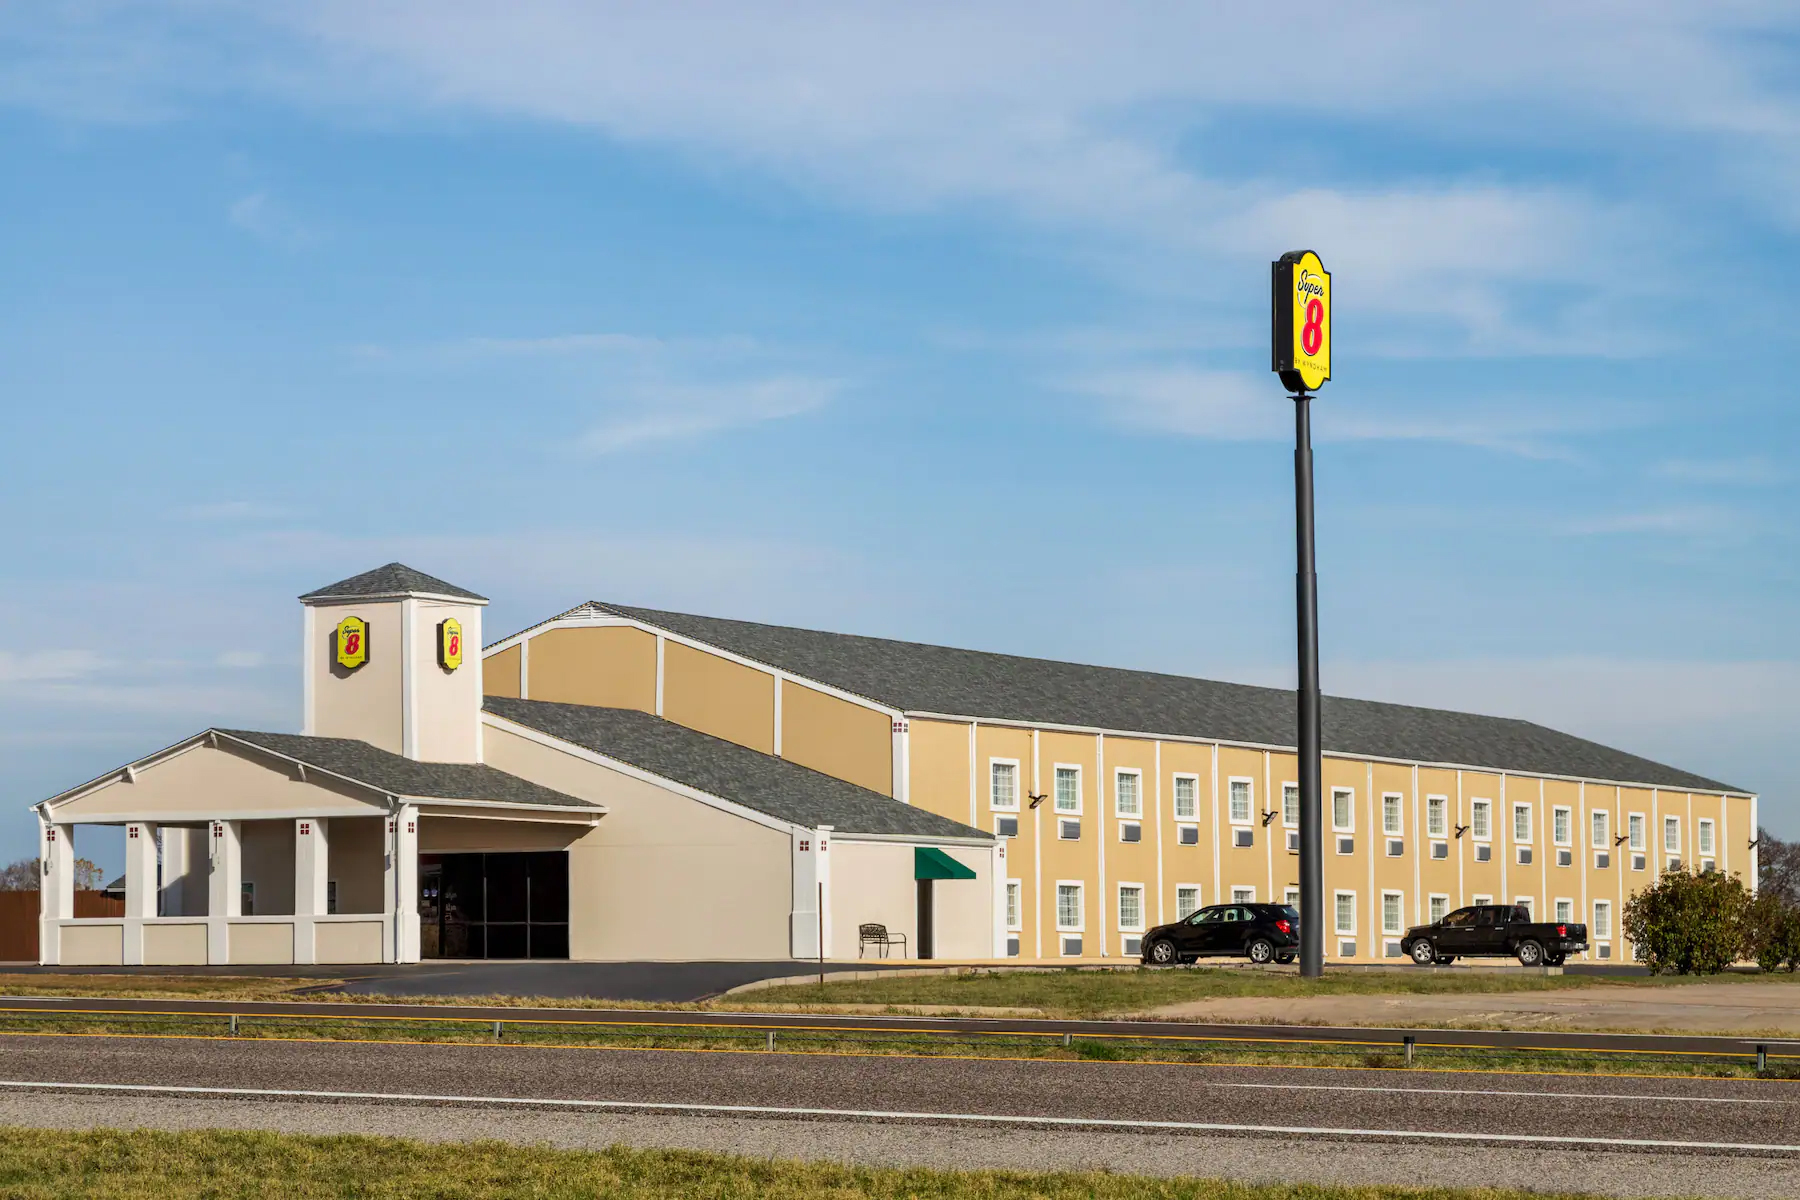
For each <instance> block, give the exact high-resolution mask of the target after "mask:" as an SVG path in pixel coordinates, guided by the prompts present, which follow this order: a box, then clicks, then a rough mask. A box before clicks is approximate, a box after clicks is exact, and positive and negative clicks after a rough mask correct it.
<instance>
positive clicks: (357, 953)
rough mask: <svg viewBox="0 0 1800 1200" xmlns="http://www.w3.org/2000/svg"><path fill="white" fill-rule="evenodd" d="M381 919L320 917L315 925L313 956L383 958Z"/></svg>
mask: <svg viewBox="0 0 1800 1200" xmlns="http://www.w3.org/2000/svg"><path fill="white" fill-rule="evenodd" d="M381 939H382V928H381V922H380V921H319V922H317V923H316V924H314V925H313V958H314V960H315V961H317V962H322V963H376V962H380V961H381Z"/></svg>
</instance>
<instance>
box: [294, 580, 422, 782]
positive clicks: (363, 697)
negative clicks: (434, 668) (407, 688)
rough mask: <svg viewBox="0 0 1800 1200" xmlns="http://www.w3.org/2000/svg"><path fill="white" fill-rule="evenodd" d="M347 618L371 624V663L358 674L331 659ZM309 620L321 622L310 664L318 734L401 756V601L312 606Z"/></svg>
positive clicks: (366, 663)
mask: <svg viewBox="0 0 1800 1200" xmlns="http://www.w3.org/2000/svg"><path fill="white" fill-rule="evenodd" d="M347 616H355V617H361V618H362V619H363V620H364V621H367V622H368V623H369V659H368V661H367V662H365V663H363V665H362V666H360V667H358V668H356V669H355V670H354V671H345V670H343V669H342V668H340V667H339V666H338V665H337V663H336V661H335V659H334V658H333V655H332V637H331V635H332V632H333V630H335V629H336V628H337V624H338V622H339V621H341V620H343V619H344V618H345V617H347ZM308 617H309V619H310V620H312V621H314V622H316V625H315V627H314V628H315V634H314V638H313V661H312V662H310V663H308V664H307V665H306V670H307V672H308V674H310V675H311V676H312V686H313V730H312V731H313V733H315V734H317V735H318V736H320V737H347V738H360V739H361V740H363V741H365V742H369V743H370V744H372V745H375V746H379V747H381V748H382V749H383V750H389V751H392V752H393V753H395V754H399V753H400V751H401V744H400V735H401V705H400V676H401V663H402V660H403V656H402V653H401V650H402V646H403V642H402V639H401V629H400V602H399V601H398V600H387V601H378V602H374V603H368V602H364V603H357V604H321V605H315V606H313V607H312V608H311V609H310V610H309V613H308Z"/></svg>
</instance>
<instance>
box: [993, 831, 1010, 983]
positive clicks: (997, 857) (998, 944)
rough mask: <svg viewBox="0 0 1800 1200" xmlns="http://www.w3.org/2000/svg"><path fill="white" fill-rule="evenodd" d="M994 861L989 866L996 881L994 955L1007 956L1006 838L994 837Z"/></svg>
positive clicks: (996, 956)
mask: <svg viewBox="0 0 1800 1200" xmlns="http://www.w3.org/2000/svg"><path fill="white" fill-rule="evenodd" d="M993 853H994V857H993V863H992V865H991V866H990V867H989V871H990V873H991V877H992V879H993V881H994V957H995V958H1005V957H1006V938H1007V932H1006V873H1007V871H1008V870H1009V869H1010V868H1009V867H1007V865H1006V839H1005V838H995V839H994V851H993Z"/></svg>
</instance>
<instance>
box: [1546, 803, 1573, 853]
mask: <svg viewBox="0 0 1800 1200" xmlns="http://www.w3.org/2000/svg"><path fill="white" fill-rule="evenodd" d="M1573 826H1574V815H1573V814H1572V813H1571V812H1570V811H1569V810H1568V809H1566V808H1560V807H1559V808H1553V809H1551V810H1550V840H1551V841H1553V842H1555V843H1556V844H1557V845H1558V846H1567V845H1568V844H1569V840H1570V838H1571V837H1572V836H1573V832H1574V829H1573Z"/></svg>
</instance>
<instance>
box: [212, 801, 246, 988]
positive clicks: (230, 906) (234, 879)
mask: <svg viewBox="0 0 1800 1200" xmlns="http://www.w3.org/2000/svg"><path fill="white" fill-rule="evenodd" d="M243 833H244V827H243V824H242V822H239V821H214V822H212V823H211V825H210V826H209V827H208V828H207V843H208V845H207V857H208V860H209V861H208V873H207V877H206V961H207V962H209V963H215V964H216V963H226V962H230V961H231V941H230V939H231V931H230V927H229V926H228V925H227V924H226V922H227V921H229V920H230V919H231V918H232V917H236V916H242V915H243V911H244V887H243V878H244V856H243Z"/></svg>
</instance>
